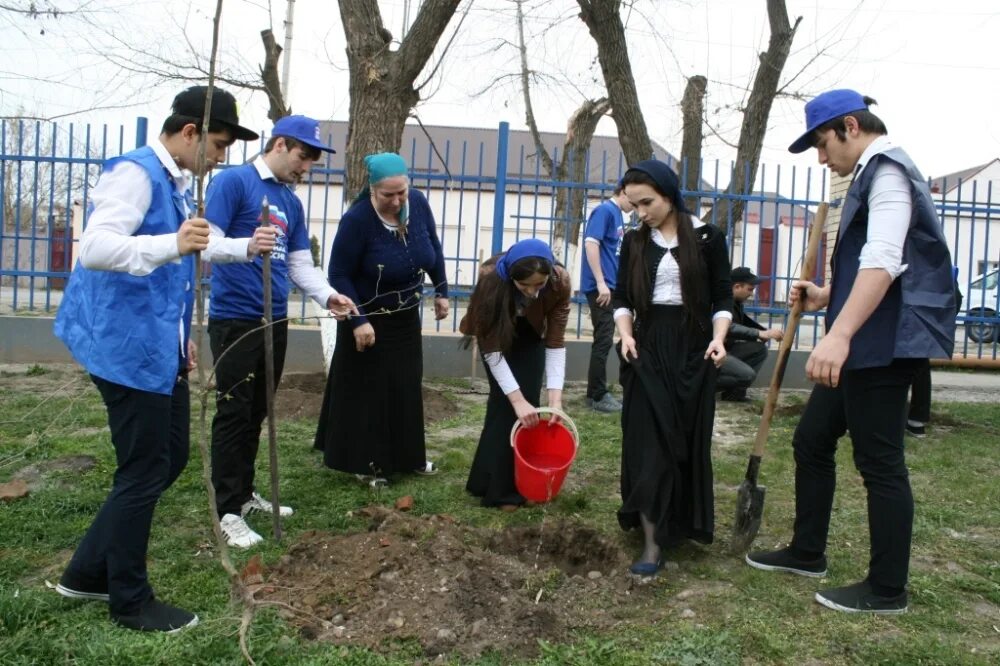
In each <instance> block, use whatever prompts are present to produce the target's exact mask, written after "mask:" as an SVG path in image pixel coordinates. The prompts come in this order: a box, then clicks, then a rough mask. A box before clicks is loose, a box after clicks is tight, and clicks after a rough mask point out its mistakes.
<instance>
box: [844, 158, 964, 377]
mask: <svg viewBox="0 0 1000 666" xmlns="http://www.w3.org/2000/svg"><path fill="white" fill-rule="evenodd" d="M884 161H890V162H895V163H896V164H898V165H899V166H901V167H902V168H903V171H904V172H905V173H906V176H907V178H908V179H909V181H910V192H911V195H912V200H913V213H912V216H911V218H910V227H909V231H907V233H906V240H905V241H904V243H903V263H904V264H907V265H908V267H907V269H906V270H905V271H903V274H902V275H900V276H899V277H898V278H896V279H895V280H893V282H892V284H891V285H890V286H889V290H888V291H887V292H886V294H885V296H884V297H883V298H882V302H881V303H879V304H878V306H877V307H876V308H875V311H874V312H872V314H871V315H870V316H869V317H868V319H867V320H866V321H865V323H864V324H862V326H861V328H859V329H858V332H857V333H856V334H855V335H854V338H853V339H852V340H851V350H850V353H849V354H848V357H847V362H846V363H845V364H844V367H845V368H847V369H856V368H871V367H883V366H887V365H889V364H890V363H892V360H893V359H896V358H950V357H951V354H952V351H953V349H954V346H955V311H956V303H955V278H954V277H953V273H952V258H951V253H950V252H949V250H948V244H947V243H946V242H945V238H944V233H943V231H942V229H941V223H940V222H939V221H938V217H937V213H936V212H935V210H934V202H933V200H932V199H931V194H930V190H929V189H928V188H927V182H926V181H925V180H924V177H923V176H922V175H921V174H920V172H919V171H918V170H917V167H916V166H914V164H913V162H912V161H911V160H910V158H909V156H908V155H907V154H906V153H905V152H903V150H902V149H900V148H891V149H889V150H887V151H885V152H884V153H879V154H878V155H875V156H874V157H873V158H872V159H871V161H870V162H869V163H868V165H867V166H866V167H865V168H864V170H863V171H862V172H861V174H860V175H859V176H858V177H857V178H856V179H855V180H854V182H853V183H852V184H851V187H850V189H849V190H848V191H847V198H846V201H845V203H844V209H843V211H842V212H841V218H840V219H841V225H840V231H839V234H838V237H837V244H836V246H835V247H834V251H833V256H832V257H831V265H832V269H833V279H832V280H831V287H830V304H829V306H828V307H827V310H826V322H827V330H829V328H830V327H831V326H833V322H834V321H836V319H837V316H838V315H839V314H840V311H841V310H842V309H843V307H844V303H846V302H847V297H848V294H850V291H851V288H852V287H853V286H854V280H855V279H856V278H857V275H858V270H859V269H858V257H859V256H860V254H861V248H862V247H864V245H865V243H866V242H867V236H868V194H869V191H870V190H871V184H872V180H873V179H874V177H875V171H876V169H877V167H878V165H879V164H881V163H882V162H884Z"/></svg>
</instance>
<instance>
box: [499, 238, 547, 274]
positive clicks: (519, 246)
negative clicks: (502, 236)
mask: <svg viewBox="0 0 1000 666" xmlns="http://www.w3.org/2000/svg"><path fill="white" fill-rule="evenodd" d="M528 257H539V258H541V259H545V260H546V261H548V262H549V263H550V264H554V263H556V258H555V257H554V256H553V255H552V248H550V247H549V245H548V243H546V242H544V241H540V240H538V239H537V238H527V239H525V240H523V241H518V242H516V243H514V244H513V245H511V246H510V249H509V250H507V252H506V253H505V254H504V255H503V256H502V257H500V259H499V260H498V261H497V275H499V276H500V279H501V280H503V281H504V282H507V281H508V280H510V268H511V266H513V265H514V264H516V263H517V262H518V261H520V260H521V259H526V258H528Z"/></svg>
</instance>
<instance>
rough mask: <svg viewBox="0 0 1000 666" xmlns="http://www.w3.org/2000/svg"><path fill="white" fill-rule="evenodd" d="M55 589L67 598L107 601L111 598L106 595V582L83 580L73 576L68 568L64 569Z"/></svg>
mask: <svg viewBox="0 0 1000 666" xmlns="http://www.w3.org/2000/svg"><path fill="white" fill-rule="evenodd" d="M55 590H56V592H58V593H59V594H61V595H63V596H64V597H66V598H68V599H83V600H84V601H104V602H107V601H108V600H109V599H110V598H111V597H110V596H109V595H108V584H107V582H105V583H103V584H100V583H93V582H89V581H85V580H84V579H82V578H78V577H76V576H74V575H73V574H71V573H70V572H69V571H68V570H67V571H64V572H63V575H62V576H61V577H60V578H59V584H58V585H56V587H55Z"/></svg>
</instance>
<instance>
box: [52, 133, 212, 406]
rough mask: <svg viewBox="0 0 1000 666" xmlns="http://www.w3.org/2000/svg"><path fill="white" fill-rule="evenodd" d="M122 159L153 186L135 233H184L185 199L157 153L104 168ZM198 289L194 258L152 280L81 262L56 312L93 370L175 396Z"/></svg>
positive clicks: (65, 337)
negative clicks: (183, 343)
mask: <svg viewBox="0 0 1000 666" xmlns="http://www.w3.org/2000/svg"><path fill="white" fill-rule="evenodd" d="M122 160H128V161H130V162H134V163H135V164H138V165H139V166H140V167H142V168H143V169H144V170H145V171H146V173H147V174H148V175H149V179H150V182H151V183H152V186H153V197H152V200H151V203H150V206H149V210H148V211H147V212H146V216H145V217H144V218H143V220H142V224H141V225H140V226H139V228H138V229H137V230H136V232H135V234H134V235H135V236H147V235H148V236H156V235H160V234H172V233H176V232H177V230H178V229H179V228H180V226H181V224H182V223H183V222H184V205H185V201H184V198H183V195H182V194H180V193H179V192H177V191H176V190H175V189H174V185H173V183H172V182H171V180H170V177H169V175H168V173H167V171H166V169H165V168H164V167H163V164H162V163H161V162H160V160H159V158H157V156H156V153H154V152H153V150H152V148H149V147H148V146H147V147H143V148H139V149H138V150H134V151H132V152H129V153H126V154H124V155H122V156H120V157H115V158H113V159H110V160H108V161H107V162H105V163H104V170H105V171H110V170H111V169H113V168H114V167H115V165H116V164H118V163H119V162H121V161H122ZM193 286H194V256H193V255H187V256H184V257H181V260H180V262H179V263H175V262H170V263H166V264H164V265H162V266H160V267H159V268H157V269H156V270H154V271H153V272H152V273H150V274H149V275H145V276H136V275H130V274H128V273H124V272H118V271H100V270H90V269H87V268H84V267H83V266H82V265H81V264H80V262H79V261H77V264H76V267H75V268H74V269H73V273H72V274H71V275H70V279H69V284H68V285H67V287H66V293H65V295H64V296H63V300H62V304H61V305H60V306H59V312H58V313H57V315H56V322H55V334H56V337H58V338H59V339H60V340H62V341H63V343H65V345H66V346H67V347H68V348H69V350H70V352H71V353H72V354H73V358H75V359H76V360H77V362H79V363H80V365H82V366H83V367H84V368H86V370H87V372H89V373H91V374H93V375H96V376H98V377H100V378H101V379H105V380H107V381H109V382H114V383H116V384H122V385H124V386H130V387H132V388H136V389H140V390H142V391H150V392H152V393H162V394H166V395H170V394H171V393H173V390H174V384H175V383H176V381H177V371H178V364H179V360H180V355H181V341H180V325H181V319H182V318H183V325H184V338H185V340H187V339H188V335H189V332H190V330H191V310H192V309H193V304H194V291H193ZM185 351H186V350H185Z"/></svg>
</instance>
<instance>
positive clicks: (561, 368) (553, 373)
mask: <svg viewBox="0 0 1000 666" xmlns="http://www.w3.org/2000/svg"><path fill="white" fill-rule="evenodd" d="M565 382H566V348H565V347H560V348H558V349H546V350H545V388H547V389H550V390H552V389H555V390H559V391H561V390H562V388H563V384H564V383H565Z"/></svg>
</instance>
